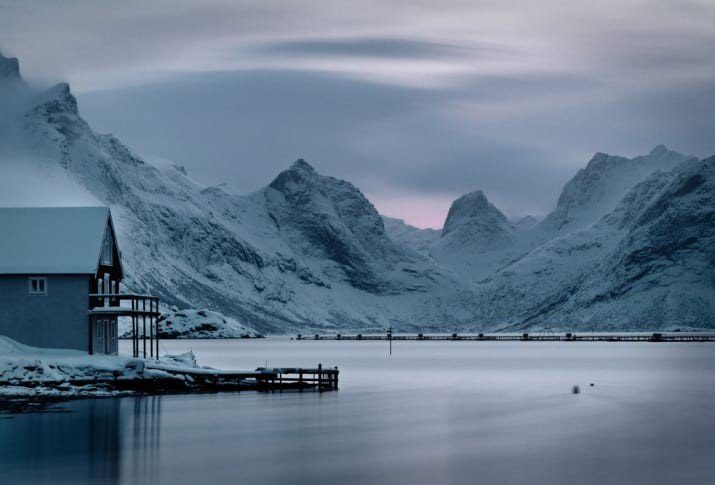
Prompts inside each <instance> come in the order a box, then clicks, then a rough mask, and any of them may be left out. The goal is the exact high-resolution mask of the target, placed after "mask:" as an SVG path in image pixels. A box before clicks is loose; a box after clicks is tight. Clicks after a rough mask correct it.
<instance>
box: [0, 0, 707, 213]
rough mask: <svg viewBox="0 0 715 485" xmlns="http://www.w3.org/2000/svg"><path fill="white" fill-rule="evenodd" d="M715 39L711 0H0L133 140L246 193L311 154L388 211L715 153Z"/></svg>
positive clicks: (32, 53) (552, 192)
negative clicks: (659, 157) (627, 163)
mask: <svg viewBox="0 0 715 485" xmlns="http://www.w3.org/2000/svg"><path fill="white" fill-rule="evenodd" d="M713 45H715V4H714V3H713V2H711V1H708V0H684V1H680V0H677V1H676V0H649V1H642V2H641V1H633V2H631V1H628V2H624V1H622V0H603V1H601V2H585V1H583V2H582V1H575V2H562V1H559V0H546V1H544V2H527V1H523V0H502V1H493V0H484V1H472V0H440V1H437V0H421V1H416V2H409V3H405V2H402V1H399V0H361V1H359V2H354V1H347V0H331V1H315V0H289V1H281V2H273V1H262V2H259V1H255V0H235V1H234V0H232V1H229V0H211V1H208V2H195V1H189V0H171V1H170V0H153V1H140V0H125V1H122V2H114V3H111V4H109V3H105V2H94V1H89V0H67V1H64V2H55V1H52V0H39V1H12V0H0V49H3V50H4V51H7V52H9V53H11V54H13V55H17V56H19V57H20V58H21V60H22V63H23V70H24V72H25V73H26V74H28V73H29V74H30V77H31V78H35V79H37V80H39V81H45V82H48V81H50V80H56V79H59V78H62V79H66V80H68V81H69V82H70V83H71V84H72V86H73V89H74V91H75V92H76V93H77V94H78V97H79V100H80V107H81V109H83V110H84V112H85V113H86V114H87V116H88V117H89V118H90V121H93V122H94V123H95V124H96V125H97V126H99V127H100V128H101V129H103V130H106V131H112V132H115V133H116V134H117V135H119V136H120V137H121V138H122V139H124V140H125V141H127V142H128V143H129V144H130V145H132V146H133V147H134V148H135V149H137V150H138V151H140V152H143V153H147V154H149V155H153V156H159V157H164V158H172V159H176V161H177V162H178V163H181V164H184V165H186V166H187V168H188V169H189V171H190V172H191V173H193V174H194V176H195V177H196V178H198V179H199V180H202V181H204V182H206V183H216V182H218V181H224V180H226V181H229V184H230V185H231V186H233V187H234V188H235V190H237V191H248V190H251V189H255V188H257V187H258V186H260V185H262V184H265V183H267V182H268V181H269V180H270V178H271V177H272V176H273V175H275V173H276V171H277V170H279V169H281V168H283V167H285V166H286V165H287V164H289V163H290V161H292V160H293V159H295V158H297V157H301V156H302V157H305V158H307V159H309V160H311V161H313V162H314V163H315V165H316V166H317V167H318V168H319V169H320V170H322V171H323V172H326V173H330V174H333V175H336V176H340V177H345V178H348V179H350V180H352V181H354V182H355V183H357V184H358V185H359V186H360V187H361V188H363V189H364V190H365V192H367V193H368V194H370V195H371V196H372V197H373V198H374V199H375V201H376V203H377V204H378V207H383V208H385V210H386V211H392V210H397V209H396V208H399V207H406V206H418V205H419V206H420V207H423V206H424V204H421V205H420V204H418V203H417V202H416V201H417V200H418V198H419V197H420V196H421V197H422V199H421V200H424V201H430V203H439V201H442V205H445V204H446V202H444V201H448V200H450V199H453V198H456V197H457V196H459V195H461V193H463V192H465V191H468V190H473V189H478V188H481V189H484V190H486V192H487V193H488V195H489V196H490V197H491V198H492V199H494V201H495V202H496V203H497V205H499V206H500V207H502V208H504V209H505V210H506V211H507V212H509V213H510V214H512V215H521V214H525V213H528V212H537V213H543V212H545V211H546V210H548V208H549V207H550V206H551V205H552V204H553V202H554V201H555V199H556V197H557V195H558V190H559V188H560V186H561V185H562V184H563V182H564V181H565V180H567V179H568V178H569V177H570V176H572V175H573V173H575V171H576V170H577V169H578V168H580V167H581V166H582V165H583V164H585V163H586V161H587V160H588V157H589V156H590V154H591V153H593V152H595V151H610V152H614V153H620V154H624V155H636V154H639V153H643V152H646V151H648V150H650V148H652V146H654V145H656V144H659V143H665V144H667V145H669V146H671V147H672V148H674V149H678V150H682V151H685V152H691V153H694V154H696V155H700V156H707V155H710V154H712V153H715V137H714V136H712V133H713V129H714V128H713V127H715V114H713V110H712V106H713V102H715V49H712V47H711V46H713ZM405 201H411V202H410V203H409V204H408V203H405ZM428 212H429V211H425V210H424V208H422V209H419V210H418V209H415V210H413V211H412V212H410V211H409V210H408V212H407V213H405V214H396V213H394V212H393V213H391V214H390V215H395V216H404V217H405V218H406V219H407V220H410V221H412V222H415V223H419V224H422V225H425V224H428V225H439V224H440V223H441V217H437V216H436V215H434V214H430V215H425V214H427V213H428Z"/></svg>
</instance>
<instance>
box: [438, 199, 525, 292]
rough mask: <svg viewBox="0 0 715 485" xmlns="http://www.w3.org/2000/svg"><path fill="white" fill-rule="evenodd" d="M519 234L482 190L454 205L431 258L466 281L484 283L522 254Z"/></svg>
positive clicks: (457, 201)
mask: <svg viewBox="0 0 715 485" xmlns="http://www.w3.org/2000/svg"><path fill="white" fill-rule="evenodd" d="M516 232H517V231H516V229H515V227H514V226H513V225H512V224H511V223H510V222H509V221H508V220H507V218H506V216H505V215H504V214H503V213H502V212H501V211H500V210H499V209H497V208H496V207H495V206H494V205H493V204H492V203H491V202H489V200H488V199H487V197H486V195H485V194H484V192H482V191H481V190H478V191H475V192H471V193H469V194H466V195H463V196H462V197H460V198H458V199H457V200H455V201H454V202H453V203H452V205H451V207H450V208H449V212H448V213H447V218H446V219H445V223H444V227H443V228H442V233H441V235H440V238H439V239H437V240H436V241H435V242H434V243H433V244H432V246H431V248H430V249H429V254H430V255H431V256H432V257H433V258H434V259H435V260H436V261H438V262H440V263H441V264H443V265H445V266H447V267H449V268H450V269H452V270H453V271H455V272H457V273H458V274H460V276H461V277H462V278H465V279H467V280H472V281H477V280H481V279H483V278H486V277H487V276H489V275H491V274H492V273H494V272H495V271H496V270H498V269H499V268H500V267H502V266H504V265H505V264H508V262H509V261H511V260H512V259H513V258H514V257H516V255H518V254H519V249H517V248H515V247H514V244H515V242H516Z"/></svg>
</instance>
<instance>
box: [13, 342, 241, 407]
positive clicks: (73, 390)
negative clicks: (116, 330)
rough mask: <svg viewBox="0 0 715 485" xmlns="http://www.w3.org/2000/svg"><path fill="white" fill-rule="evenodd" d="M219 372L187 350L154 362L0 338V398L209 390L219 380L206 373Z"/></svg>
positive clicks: (228, 384)
mask: <svg viewBox="0 0 715 485" xmlns="http://www.w3.org/2000/svg"><path fill="white" fill-rule="evenodd" d="M220 372H221V371H218V370H215V369H211V368H208V367H199V366H198V365H197V363H196V359H195V357H194V355H193V354H192V353H191V352H189V353H186V354H182V355H177V356H171V355H165V356H162V357H161V358H160V359H159V360H158V361H157V360H153V359H151V360H150V359H139V358H133V357H126V356H121V355H88V354H87V353H86V352H83V351H79V350H69V349H41V348H37V347H29V346H27V345H23V344H20V343H18V342H16V341H14V340H12V339H10V338H8V337H4V336H0V400H5V399H8V398H21V399H39V400H42V399H52V398H79V397H116V396H124V395H132V394H161V393H167V392H179V393H180V392H202V391H209V390H211V391H215V390H217V389H218V388H219V387H221V383H218V384H217V383H216V382H208V381H209V379H208V376H209V375H210V376H215V375H217V374H220ZM249 372H250V371H247V373H249ZM242 384H246V385H249V384H250V382H245V383H244V382H242V381H235V382H232V383H226V385H224V386H223V387H238V386H240V385H242Z"/></svg>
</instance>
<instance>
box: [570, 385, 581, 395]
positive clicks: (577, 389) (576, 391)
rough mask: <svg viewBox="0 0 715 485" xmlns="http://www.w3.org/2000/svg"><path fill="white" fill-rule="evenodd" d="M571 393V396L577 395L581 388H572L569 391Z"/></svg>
mask: <svg viewBox="0 0 715 485" xmlns="http://www.w3.org/2000/svg"><path fill="white" fill-rule="evenodd" d="M571 392H572V393H573V394H578V393H580V392H581V388H580V387H578V386H573V388H572V389H571Z"/></svg>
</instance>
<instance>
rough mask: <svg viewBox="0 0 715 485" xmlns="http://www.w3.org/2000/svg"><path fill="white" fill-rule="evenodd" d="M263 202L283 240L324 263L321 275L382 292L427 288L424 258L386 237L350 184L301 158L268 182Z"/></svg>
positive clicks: (368, 205) (377, 219)
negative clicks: (338, 275)
mask: <svg viewBox="0 0 715 485" xmlns="http://www.w3.org/2000/svg"><path fill="white" fill-rule="evenodd" d="M265 198H266V203H267V208H268V211H269V214H270V216H271V219H272V220H273V221H274V222H275V224H276V227H277V229H278V232H279V233H280V235H281V237H282V238H283V239H284V240H286V241H287V242H288V243H289V244H290V245H291V247H292V248H293V249H294V250H295V251H296V252H298V253H300V254H302V255H304V256H306V257H311V258H313V259H316V260H320V261H324V265H325V266H324V268H323V271H324V272H328V273H333V274H335V273H336V270H339V271H340V272H342V273H343V274H344V276H345V281H346V282H347V283H349V284H350V285H351V286H353V287H355V288H358V289H361V290H365V291H368V292H371V293H375V294H382V293H394V292H397V293H399V292H401V291H403V290H418V289H420V288H421V287H423V286H424V284H427V285H428V286H429V285H430V284H431V281H430V280H429V279H427V277H426V276H425V275H424V274H423V272H422V270H421V269H420V268H419V265H420V264H424V262H425V261H424V259H425V258H422V257H419V256H417V255H416V254H415V255H412V254H411V253H410V252H409V251H408V252H406V251H405V250H404V248H402V247H400V246H398V245H397V244H396V243H395V242H393V241H392V239H390V238H389V237H388V236H387V235H386V233H385V228H384V223H383V221H382V218H381V217H380V215H379V214H378V212H377V211H376V210H375V208H374V207H373V205H372V204H371V203H370V201H368V200H367V199H366V198H365V196H364V195H363V194H362V193H361V192H360V191H359V190H358V189H357V188H355V187H354V186H353V185H352V184H350V183H348V182H345V181H342V180H337V179H334V178H332V177H326V176H323V175H320V174H318V173H317V172H316V171H315V170H314V169H313V167H311V166H310V165H309V164H308V163H306V162H305V161H304V160H302V159H301V160H298V161H297V162H295V163H294V164H293V165H292V166H291V167H290V169H288V170H285V171H283V172H282V173H281V174H279V175H278V177H276V179H275V180H273V182H271V183H270V185H269V186H268V187H267V188H266V190H265ZM415 265H417V266H415ZM413 266H414V267H413ZM399 272H403V273H404V274H403V275H402V277H400V275H398V274H396V273H399ZM408 280H412V281H413V282H412V283H410V282H409V281H408ZM420 280H424V281H420Z"/></svg>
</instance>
